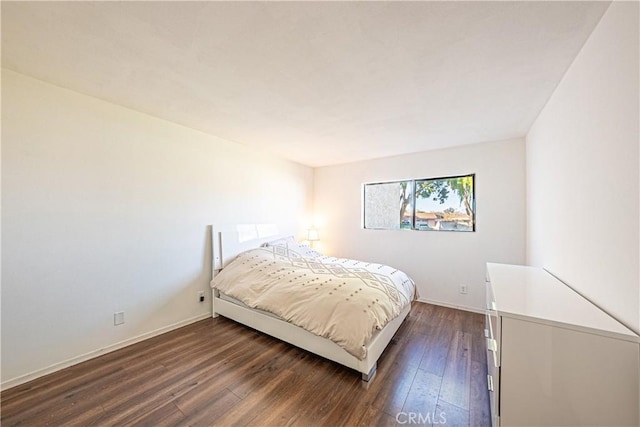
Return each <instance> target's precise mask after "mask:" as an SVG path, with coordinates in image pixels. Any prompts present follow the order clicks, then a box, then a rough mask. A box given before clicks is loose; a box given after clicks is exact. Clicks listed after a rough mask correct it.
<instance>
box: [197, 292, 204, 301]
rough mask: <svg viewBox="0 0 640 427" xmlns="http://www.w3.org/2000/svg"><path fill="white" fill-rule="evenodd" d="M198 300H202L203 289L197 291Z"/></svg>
mask: <svg viewBox="0 0 640 427" xmlns="http://www.w3.org/2000/svg"><path fill="white" fill-rule="evenodd" d="M198 301H200V302H204V291H199V292H198Z"/></svg>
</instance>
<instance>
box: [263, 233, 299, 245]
mask: <svg viewBox="0 0 640 427" xmlns="http://www.w3.org/2000/svg"><path fill="white" fill-rule="evenodd" d="M287 243H296V239H295V237H293V236H287V237H281V238H279V239H276V240H271V241H270V242H266V243H263V244H262V246H264V247H269V246H285V247H286V246H287Z"/></svg>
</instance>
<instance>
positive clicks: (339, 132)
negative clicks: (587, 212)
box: [1, 1, 609, 166]
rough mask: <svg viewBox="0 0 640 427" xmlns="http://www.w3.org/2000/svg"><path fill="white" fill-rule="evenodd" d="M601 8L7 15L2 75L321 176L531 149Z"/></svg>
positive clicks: (190, 5)
mask: <svg viewBox="0 0 640 427" xmlns="http://www.w3.org/2000/svg"><path fill="white" fill-rule="evenodd" d="M608 6H609V3H608V2H604V3H603V2H573V1H571V2H544V1H543V2H516V1H513V2H6V1H2V6H1V7H2V65H3V67H6V68H8V69H11V70H14V71H17V72H20V73H23V74H26V75H29V76H33V77H36V78H38V79H42V80H45V81H48V82H51V83H54V84H56V85H59V86H62V87H66V88H69V89H72V90H75V91H77V92H81V93H85V94H88V95H92V96H95V97H98V98H101V99H104V100H107V101H111V102H114V103H116V104H119V105H123V106H125V107H129V108H132V109H135V110H138V111H141V112H144V113H148V114H150V115H153V116H156V117H160V118H163V119H166V120H170V121H172V122H175V123H179V124H182V125H184V126H188V127H190V128H193V129H198V130H200V131H203V132H206V133H209V134H212V135H216V136H219V137H222V138H226V139H229V140H232V141H236V142H238V143H241V144H244V145H247V146H249V147H255V148H257V149H264V150H268V151H271V152H273V153H275V154H277V155H279V156H282V157H285V158H288V159H291V160H293V161H296V162H299V163H302V164H306V165H309V166H323V165H330V164H336V163H344V162H351V161H357V160H364V159H370V158H378V157H385V156H391V155H398V154H405V153H411V152H419V151H425V150H430V149H437V148H444V147H451V146H456V145H462V144H471V143H476V142H482V141H491V140H501V139H507V138H512V137H520V136H523V135H525V134H526V132H527V130H528V129H529V127H530V126H531V124H532V122H533V120H534V119H535V118H536V116H537V114H538V113H539V111H540V110H541V109H542V107H543V106H544V104H545V102H546V101H547V99H548V98H549V96H550V95H551V93H552V92H553V90H554V88H555V87H556V85H557V84H558V82H559V81H560V79H561V78H562V76H563V74H564V72H565V71H566V70H567V68H568V67H569V65H570V64H571V62H572V61H573V59H574V58H575V56H576V55H577V53H578V51H579V50H580V48H581V47H582V45H583V44H584V42H585V41H586V39H587V37H588V36H589V34H590V33H591V31H592V30H593V28H594V27H595V25H596V24H597V22H598V21H599V19H600V18H601V16H602V15H603V13H604V11H605V10H606V8H607V7H608Z"/></svg>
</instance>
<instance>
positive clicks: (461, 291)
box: [460, 285, 467, 294]
mask: <svg viewBox="0 0 640 427" xmlns="http://www.w3.org/2000/svg"><path fill="white" fill-rule="evenodd" d="M460 293H461V294H466V293H467V285H460Z"/></svg>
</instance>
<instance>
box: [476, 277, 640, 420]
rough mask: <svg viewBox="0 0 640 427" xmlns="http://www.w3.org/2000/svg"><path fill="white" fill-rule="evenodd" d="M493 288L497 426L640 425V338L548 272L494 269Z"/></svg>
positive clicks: (490, 358) (490, 345) (492, 380)
mask: <svg viewBox="0 0 640 427" xmlns="http://www.w3.org/2000/svg"><path fill="white" fill-rule="evenodd" d="M486 286H487V289H486V291H487V325H486V330H485V336H486V338H487V339H486V342H487V367H488V374H489V376H488V378H487V379H488V383H489V390H490V392H489V396H490V402H491V412H492V416H493V418H492V419H493V425H494V426H618V425H626V426H640V338H639V337H638V336H637V335H636V334H634V333H633V332H632V331H631V330H629V329H628V328H626V327H625V326H623V325H622V324H620V323H619V322H618V321H616V320H615V319H614V318H613V317H611V316H609V315H608V314H606V313H605V312H603V311H602V310H600V309H599V308H598V307H596V306H595V305H593V304H592V303H590V302H589V301H588V300H587V299H585V298H583V297H582V296H580V295H579V294H578V293H576V292H574V291H573V290H572V289H571V288H569V287H568V286H566V285H565V284H564V283H562V282H561V281H559V280H557V279H556V278H554V277H553V276H552V275H551V274H549V273H548V272H546V271H544V270H542V269H538V268H533V267H524V266H516V265H506V264H487V285H486ZM603 286H606V284H603Z"/></svg>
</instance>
